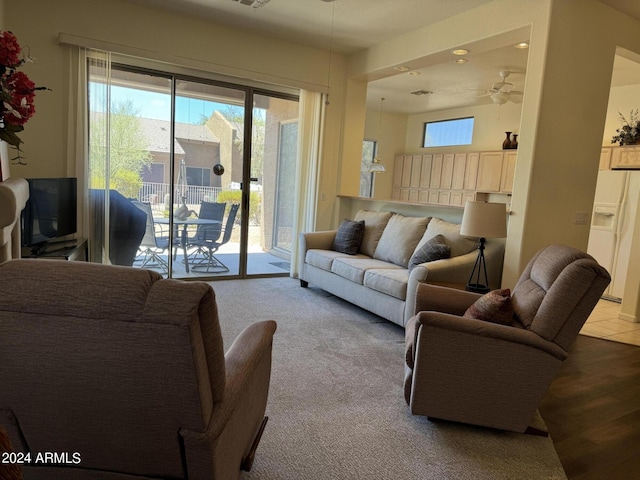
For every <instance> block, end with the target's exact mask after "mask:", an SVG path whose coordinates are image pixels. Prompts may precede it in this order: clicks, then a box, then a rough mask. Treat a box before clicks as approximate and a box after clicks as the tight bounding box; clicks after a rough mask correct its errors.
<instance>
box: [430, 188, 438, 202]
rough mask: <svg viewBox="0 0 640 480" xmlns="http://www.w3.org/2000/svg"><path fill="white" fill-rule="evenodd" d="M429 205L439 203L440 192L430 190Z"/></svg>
mask: <svg viewBox="0 0 640 480" xmlns="http://www.w3.org/2000/svg"><path fill="white" fill-rule="evenodd" d="M428 198H429V203H438V190H429V197H428Z"/></svg>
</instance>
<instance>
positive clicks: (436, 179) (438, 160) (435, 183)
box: [429, 153, 443, 203]
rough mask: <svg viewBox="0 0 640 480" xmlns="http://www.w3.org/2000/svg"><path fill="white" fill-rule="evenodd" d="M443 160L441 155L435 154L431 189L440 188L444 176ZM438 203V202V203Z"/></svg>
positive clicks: (432, 164)
mask: <svg viewBox="0 0 640 480" xmlns="http://www.w3.org/2000/svg"><path fill="white" fill-rule="evenodd" d="M442 159H443V155H442V154H441V153H434V154H433V159H432V160H431V180H430V181H429V188H440V177H441V176H442ZM436 203H437V202H436Z"/></svg>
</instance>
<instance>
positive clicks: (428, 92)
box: [411, 90, 433, 95]
mask: <svg viewBox="0 0 640 480" xmlns="http://www.w3.org/2000/svg"><path fill="white" fill-rule="evenodd" d="M411 95H433V92H432V91H431V90H416V91H415V92H411Z"/></svg>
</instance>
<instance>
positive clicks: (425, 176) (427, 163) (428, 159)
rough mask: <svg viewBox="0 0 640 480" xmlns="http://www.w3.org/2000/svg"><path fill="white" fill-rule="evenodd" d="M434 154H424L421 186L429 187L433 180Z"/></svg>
mask: <svg viewBox="0 0 640 480" xmlns="http://www.w3.org/2000/svg"><path fill="white" fill-rule="evenodd" d="M432 160H433V155H431V154H429V155H423V156H422V168H420V188H429V183H430V182H431V163H432Z"/></svg>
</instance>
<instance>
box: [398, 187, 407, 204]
mask: <svg viewBox="0 0 640 480" xmlns="http://www.w3.org/2000/svg"><path fill="white" fill-rule="evenodd" d="M400 200H401V201H402V202H408V201H409V189H408V188H401V189H400Z"/></svg>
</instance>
